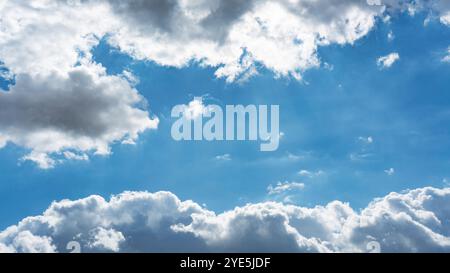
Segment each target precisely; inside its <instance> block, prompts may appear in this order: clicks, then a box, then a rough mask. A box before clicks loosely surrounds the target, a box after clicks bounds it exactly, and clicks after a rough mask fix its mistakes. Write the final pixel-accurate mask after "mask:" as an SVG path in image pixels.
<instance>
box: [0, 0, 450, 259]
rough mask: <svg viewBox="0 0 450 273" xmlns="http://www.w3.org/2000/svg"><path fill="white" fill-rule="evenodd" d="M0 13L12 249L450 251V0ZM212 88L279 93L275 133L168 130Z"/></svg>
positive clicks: (3, 153)
mask: <svg viewBox="0 0 450 273" xmlns="http://www.w3.org/2000/svg"><path fill="white" fill-rule="evenodd" d="M0 18H2V20H0V89H1V90H0V162H1V164H0V252H66V251H67V249H66V245H67V243H68V242H70V241H75V242H77V243H80V244H81V249H82V250H84V251H87V252H91V251H92V252H105V251H106V252H110V251H112V252H120V251H124V252H161V251H162V252H166V251H169V252H174V251H175V252H180V251H188V252H189V251H203V252H209V251H213V252H221V251H225V252H227V251H231V252H236V251H237V252H240V251H253V252H264V251H274V252H278V251H281V252H291V251H293V252H297V251H300V252H303V251H306V252H365V251H367V246H368V245H369V243H370V244H371V245H373V243H376V244H378V245H380V249H381V251H387V252H449V251H450V210H448V209H447V208H448V207H449V204H450V184H449V183H450V168H449V167H450V126H449V124H450V107H449V106H450V88H449V87H450V77H449V75H450V43H449V41H450V27H449V26H450V4H449V3H448V1H443V0H432V1H422V0H417V1H403V2H401V3H398V1H396V0H380V1H363V0H345V1H344V0H343V1H339V2H333V4H330V3H329V1H324V0H315V1H297V0H290V1H273V0H253V1H250V0H249V1H243V2H241V1H224V0H214V1H210V0H198V1H195V2H191V1H182V0H173V1H166V0H162V1H159V0H158V1H153V0H148V1H138V0H129V1H127V2H126V3H124V4H121V5H118V2H116V1H113V0H101V1H80V2H77V1H74V2H73V1H68V2H65V1H54V0H48V1H41V0H33V1H25V0H16V1H3V2H0ZM199 97H201V98H202V100H203V104H204V105H203V106H205V105H208V104H215V105H219V106H221V107H223V109H225V106H226V105H279V107H280V118H279V126H280V131H281V134H280V143H279V147H278V149H277V150H276V151H273V152H262V151H261V150H260V144H261V143H260V142H259V141H212V142H208V141H175V140H174V139H173V138H172V136H171V127H172V125H173V124H174V122H175V121H176V119H175V118H173V117H171V111H172V108H173V107H174V106H176V105H180V104H181V105H189V103H191V102H193V101H194V100H196V99H198V98H199ZM186 200H192V201H186ZM33 216H36V217H33Z"/></svg>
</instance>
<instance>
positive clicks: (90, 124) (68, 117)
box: [0, 64, 158, 169]
mask: <svg viewBox="0 0 450 273" xmlns="http://www.w3.org/2000/svg"><path fill="white" fill-rule="evenodd" d="M141 105H142V106H145V99H144V98H143V97H142V96H140V95H139V94H138V92H137V91H136V90H135V89H134V88H132V87H131V86H130V84H129V83H128V81H126V80H125V79H123V78H121V77H118V76H108V75H106V73H105V72H104V70H103V68H101V67H99V66H97V65H94V64H89V65H83V66H79V67H74V68H73V69H71V70H70V71H69V72H68V74H48V75H29V74H18V75H17V76H16V84H15V85H14V86H12V87H11V88H10V90H9V91H8V92H1V91H0V129H1V131H2V137H1V138H2V139H4V140H7V141H8V142H12V143H14V144H16V145H20V146H22V147H25V148H27V149H30V150H31V152H30V153H29V154H28V155H26V156H24V157H23V159H24V160H31V161H34V162H36V163H37V164H38V165H39V166H40V167H41V168H44V169H48V168H52V167H54V166H55V164H57V163H58V162H60V161H61V160H57V159H56V158H57V157H58V154H60V153H63V158H66V159H71V160H80V159H81V160H86V159H87V158H86V155H85V153H87V152H93V153H95V154H99V155H107V154H109V152H110V145H111V144H112V143H114V142H116V141H121V140H135V139H136V138H137V137H138V135H139V134H140V133H141V132H143V131H145V130H147V129H154V128H156V127H157V125H158V119H157V118H154V119H151V118H150V117H149V114H148V112H147V111H146V110H145V109H143V108H141ZM4 140H3V141H1V142H3V144H4V142H5V141H4ZM0 144H2V143H0ZM0 147H1V146H0ZM74 151H76V153H74ZM77 154H78V156H76V155H77Z"/></svg>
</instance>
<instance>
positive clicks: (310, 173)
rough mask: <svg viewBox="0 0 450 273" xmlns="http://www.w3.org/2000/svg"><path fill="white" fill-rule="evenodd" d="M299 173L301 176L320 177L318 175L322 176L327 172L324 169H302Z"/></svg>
mask: <svg viewBox="0 0 450 273" xmlns="http://www.w3.org/2000/svg"><path fill="white" fill-rule="evenodd" d="M298 174H299V175H300V176H304V177H308V178H314V177H318V176H322V175H324V174H325V172H324V171H322V170H318V171H315V172H314V171H308V170H300V171H299V172H298Z"/></svg>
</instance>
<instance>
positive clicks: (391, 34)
mask: <svg viewBox="0 0 450 273" xmlns="http://www.w3.org/2000/svg"><path fill="white" fill-rule="evenodd" d="M387 39H388V41H389V42H392V41H393V40H394V39H395V35H394V32H392V30H391V31H389V33H388V35H387Z"/></svg>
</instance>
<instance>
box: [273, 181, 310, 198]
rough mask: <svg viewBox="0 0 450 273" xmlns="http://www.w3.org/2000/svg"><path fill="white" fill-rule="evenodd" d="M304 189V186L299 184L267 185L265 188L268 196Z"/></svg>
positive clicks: (280, 183)
mask: <svg viewBox="0 0 450 273" xmlns="http://www.w3.org/2000/svg"><path fill="white" fill-rule="evenodd" d="M304 188H305V184H303V183H299V182H289V181H285V182H278V183H277V184H276V185H275V186H272V185H269V187H267V192H268V193H269V195H273V194H282V193H286V192H290V191H295V190H303V189H304Z"/></svg>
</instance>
